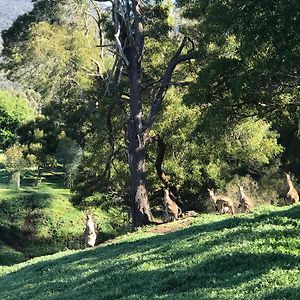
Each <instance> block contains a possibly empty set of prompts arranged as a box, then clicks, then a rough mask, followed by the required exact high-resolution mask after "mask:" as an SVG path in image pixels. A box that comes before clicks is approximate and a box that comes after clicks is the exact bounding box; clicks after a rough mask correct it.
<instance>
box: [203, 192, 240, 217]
mask: <svg viewBox="0 0 300 300" xmlns="http://www.w3.org/2000/svg"><path fill="white" fill-rule="evenodd" d="M208 192H209V197H210V198H211V199H212V201H213V202H214V204H215V208H216V211H218V212H219V214H225V213H226V212H230V213H231V214H232V215H234V214H235V212H234V205H233V201H232V200H231V199H230V198H229V197H227V196H224V195H216V194H215V193H214V191H213V190H210V189H208Z"/></svg>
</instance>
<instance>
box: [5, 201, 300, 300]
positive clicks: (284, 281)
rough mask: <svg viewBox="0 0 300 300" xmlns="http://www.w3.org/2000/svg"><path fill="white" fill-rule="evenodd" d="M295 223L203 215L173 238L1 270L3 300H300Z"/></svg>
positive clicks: (286, 211)
mask: <svg viewBox="0 0 300 300" xmlns="http://www.w3.org/2000/svg"><path fill="white" fill-rule="evenodd" d="M299 216H300V206H297V207H288V208H287V207H285V208H275V207H265V208H260V209H259V210H257V211H256V212H255V213H253V214H250V215H247V216H245V215H239V216H237V217H230V216H217V215H201V216H199V217H198V218H195V219H193V224H192V225H190V226H189V227H187V228H185V229H182V230H180V231H177V232H173V233H168V234H165V235H159V234H152V233H149V232H147V229H145V230H140V231H138V232H136V233H133V234H127V235H125V236H123V237H122V238H120V239H118V241H117V242H116V243H115V244H111V245H106V246H102V247H98V248H96V249H94V250H86V251H72V252H71V251H67V252H65V253H58V254H55V255H53V256H47V257H41V258H37V259H33V260H31V261H29V262H26V263H22V264H19V265H14V266H12V267H2V269H0V274H1V273H2V276H1V275H0V299H18V300H20V299H26V300H27V299H112V300H115V299H132V300H133V299H145V300H146V299H170V300H171V299H172V300H173V299H187V300H192V299H270V300H271V299H272V300H273V299H300V239H299V225H300V219H299ZM11 291H14V292H13V293H11Z"/></svg>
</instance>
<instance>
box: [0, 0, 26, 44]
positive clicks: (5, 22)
mask: <svg viewBox="0 0 300 300" xmlns="http://www.w3.org/2000/svg"><path fill="white" fill-rule="evenodd" d="M31 8H32V3H31V0H10V1H7V0H0V31H2V30H3V29H7V28H8V27H9V26H10V25H11V24H12V23H13V21H14V20H15V19H16V18H17V17H18V16H19V15H21V14H23V13H25V12H27V11H29V10H31ZM1 45H2V38H1V37H0V49H1V48H2V46H1Z"/></svg>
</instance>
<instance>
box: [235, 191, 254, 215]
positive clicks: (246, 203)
mask: <svg viewBox="0 0 300 300" xmlns="http://www.w3.org/2000/svg"><path fill="white" fill-rule="evenodd" d="M239 194H240V203H239V206H238V207H239V208H241V212H243V213H248V212H250V211H251V209H252V208H253V207H254V204H253V202H252V200H251V199H250V198H249V197H248V196H247V195H246V194H245V192H244V188H243V187H242V186H241V185H239Z"/></svg>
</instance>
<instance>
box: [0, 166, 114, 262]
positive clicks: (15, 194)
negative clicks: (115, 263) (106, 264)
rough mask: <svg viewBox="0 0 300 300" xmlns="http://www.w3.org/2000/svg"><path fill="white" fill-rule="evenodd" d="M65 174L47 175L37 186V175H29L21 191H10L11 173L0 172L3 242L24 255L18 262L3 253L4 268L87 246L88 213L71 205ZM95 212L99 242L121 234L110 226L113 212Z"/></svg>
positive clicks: (0, 256)
mask: <svg viewBox="0 0 300 300" xmlns="http://www.w3.org/2000/svg"><path fill="white" fill-rule="evenodd" d="M62 175H63V174H61V173H59V172H48V173H46V172H44V173H43V177H44V180H43V181H42V183H41V185H40V186H39V187H33V183H34V181H35V176H34V174H31V173H28V174H26V176H25V177H24V178H23V180H22V185H21V187H22V188H21V190H20V191H16V190H10V189H8V185H7V182H8V174H7V173H6V172H5V170H0V242H4V243H5V244H6V245H8V247H9V249H10V250H12V251H13V250H14V249H16V250H15V254H16V253H20V252H21V253H20V254H22V255H21V256H20V258H22V259H19V260H16V259H15V258H14V257H15V256H9V255H1V251H0V265H9V264H14V263H16V262H20V261H23V260H25V259H28V258H32V257H35V256H41V255H47V254H52V253H55V252H58V251H62V250H66V249H80V248H82V247H83V242H82V234H83V231H84V228H85V212H84V211H81V210H79V209H77V208H75V207H74V206H73V205H72V204H71V202H70V196H71V195H70V191H69V190H68V189H66V188H65V186H64V178H63V176H62ZM92 213H93V217H94V220H95V222H96V224H98V229H99V235H98V237H99V238H98V243H99V242H101V241H103V240H105V239H107V238H111V237H114V236H116V235H117V231H116V229H114V228H113V227H112V226H111V225H110V221H111V216H110V213H109V212H105V211H102V210H100V209H94V210H93V211H92ZM5 249H6V250H7V248H5ZM6 250H5V251H6ZM3 251H4V250H3ZM6 252H7V251H6ZM9 257H11V261H9Z"/></svg>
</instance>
